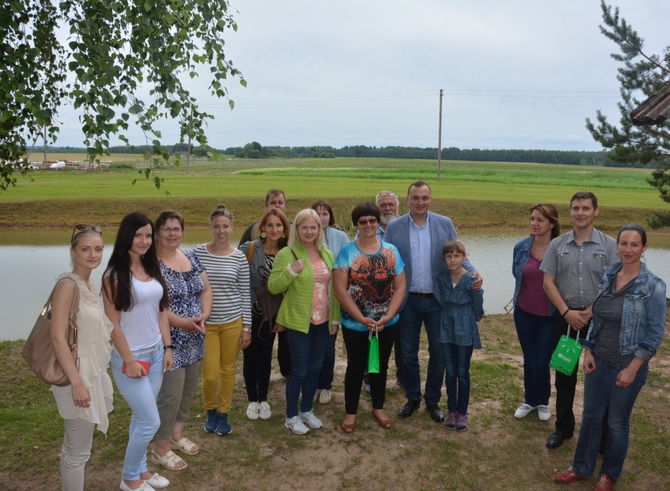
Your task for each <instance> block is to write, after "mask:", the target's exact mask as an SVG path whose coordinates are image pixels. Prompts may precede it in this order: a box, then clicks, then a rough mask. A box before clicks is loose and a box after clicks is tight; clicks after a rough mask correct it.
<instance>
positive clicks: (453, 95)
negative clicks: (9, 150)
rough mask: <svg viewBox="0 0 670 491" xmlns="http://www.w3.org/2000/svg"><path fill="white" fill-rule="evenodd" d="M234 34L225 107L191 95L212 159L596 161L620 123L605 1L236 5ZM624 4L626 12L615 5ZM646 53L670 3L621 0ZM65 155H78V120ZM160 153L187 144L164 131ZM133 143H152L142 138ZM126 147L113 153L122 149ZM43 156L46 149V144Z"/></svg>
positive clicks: (68, 115)
mask: <svg viewBox="0 0 670 491" xmlns="http://www.w3.org/2000/svg"><path fill="white" fill-rule="evenodd" d="M231 5H232V7H233V9H234V18H235V20H236V22H237V24H238V31H237V32H234V31H232V30H231V31H228V33H227V35H226V36H225V39H226V45H225V52H226V56H227V57H228V58H229V59H231V60H232V61H233V63H234V65H235V67H237V68H238V69H239V70H241V71H242V73H243V75H244V78H245V80H246V81H247V87H246V88H244V87H242V86H241V85H240V84H239V83H238V82H237V81H236V80H234V79H229V82H228V85H227V86H228V88H229V94H230V98H231V99H233V100H234V101H235V109H234V110H232V111H231V110H230V108H229V106H228V101H226V100H221V99H216V98H214V97H210V96H208V93H209V90H208V85H209V80H208V78H207V74H208V69H207V68H203V69H202V70H201V76H200V77H198V78H197V79H196V81H195V82H189V88H190V89H191V90H192V91H193V92H194V93H195V94H198V97H199V100H200V103H201V108H202V109H204V110H206V111H207V112H209V113H211V114H213V115H214V116H215V120H214V121H210V122H209V123H208V128H207V137H208V139H209V143H210V145H211V146H213V147H215V148H226V147H231V146H243V145H245V144H246V143H249V142H251V141H257V142H259V143H261V145H263V146H275V145H280V146H311V145H324V146H325V145H330V146H333V147H337V148H339V147H343V146H346V145H368V146H396V145H397V146H416V147H434V148H435V147H437V145H438V122H439V103H440V97H439V93H440V89H442V90H443V91H444V97H443V101H442V103H443V110H442V118H443V119H442V147H443V148H446V147H452V146H453V147H459V148H462V149H465V148H485V149H499V148H502V149H548V150H600V149H601V147H600V145H599V144H598V143H596V142H595V141H593V139H592V138H591V136H590V134H589V133H588V131H587V130H586V128H585V119H586V118H587V117H590V118H592V119H593V118H595V115H596V111H597V110H598V109H601V110H602V111H603V112H604V113H605V114H606V115H608V116H609V117H610V118H614V119H616V120H618V109H617V106H616V104H617V101H618V100H619V92H618V90H619V87H618V82H617V80H616V74H617V72H616V70H617V68H618V67H619V65H620V64H619V63H618V62H616V61H615V60H613V59H612V58H611V57H610V54H611V53H613V52H616V51H617V49H618V46H616V45H615V44H614V43H613V42H612V41H610V40H609V39H607V38H606V37H605V36H603V35H602V34H601V33H600V30H599V27H598V26H599V25H600V24H601V22H602V16H601V9H600V1H599V0H561V1H560V2H558V1H551V2H550V1H547V0H505V1H501V0H468V1H463V0H458V1H456V0H413V1H412V2H407V1H396V0H338V1H337V2H335V1H325V0H282V1H281V2H280V1H275V0H231ZM615 5H616V4H615ZM619 7H620V10H621V16H622V17H624V18H625V19H626V20H627V21H628V22H629V23H630V24H631V25H632V26H633V28H634V29H636V30H637V32H638V34H640V35H641V36H642V37H643V38H644V39H645V50H646V51H647V52H648V53H656V54H659V55H661V54H662V53H663V49H664V48H665V47H666V46H668V45H670V36H668V30H667V25H668V24H667V23H668V19H670V2H668V1H667V0H625V1H622V0H620V2H619ZM61 120H62V127H61V128H62V129H61V135H60V137H59V139H58V141H57V142H56V145H57V146H66V145H69V146H82V143H81V142H82V141H83V136H82V134H81V129H80V127H79V123H78V119H77V114H76V113H75V112H74V110H72V108H67V107H66V108H63V110H62V111H61ZM160 129H161V130H162V136H163V142H164V143H166V144H171V143H175V142H177V141H178V139H179V129H178V125H177V122H176V121H166V122H164V123H161V125H160ZM128 136H129V138H130V141H131V143H134V144H143V143H144V137H143V135H142V134H141V132H140V131H139V130H136V131H129V133H128ZM114 143H116V142H114V141H113V143H112V144H114ZM38 145H39V144H38Z"/></svg>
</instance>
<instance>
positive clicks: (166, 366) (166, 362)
mask: <svg viewBox="0 0 670 491" xmlns="http://www.w3.org/2000/svg"><path fill="white" fill-rule="evenodd" d="M172 365H174V357H173V355H172V350H171V349H166V350H165V355H163V371H164V372H169V371H170V369H171V368H172Z"/></svg>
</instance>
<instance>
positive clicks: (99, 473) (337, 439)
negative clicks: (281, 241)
mask: <svg viewBox="0 0 670 491" xmlns="http://www.w3.org/2000/svg"><path fill="white" fill-rule="evenodd" d="M480 329H481V334H482V343H483V345H484V349H482V350H480V351H476V352H475V358H474V359H473V363H472V369H471V376H472V383H473V385H472V393H471V401H470V421H471V427H470V429H469V430H468V431H467V432H464V433H456V432H453V431H448V430H447V429H446V428H445V427H444V426H443V425H438V424H435V423H433V422H432V420H430V418H429V417H428V414H427V413H426V411H425V410H424V409H423V407H422V408H421V409H420V410H419V411H418V412H417V413H416V414H414V415H413V416H412V417H410V418H408V419H406V420H399V419H398V418H397V417H396V416H395V414H394V413H395V411H397V409H398V408H399V407H400V406H401V405H402V404H403V403H404V393H403V391H402V390H400V389H398V388H397V387H396V386H395V384H394V383H393V382H392V381H391V380H392V378H393V373H394V371H393V369H391V370H390V377H389V378H390V379H391V380H390V381H389V384H388V389H387V400H386V408H387V411H388V414H389V415H390V416H391V419H392V420H393V423H394V426H393V428H392V429H391V430H388V431H385V430H383V429H381V428H380V427H379V426H378V425H377V424H375V422H374V420H373V419H372V417H371V416H370V414H369V413H370V409H371V404H370V399H369V397H368V396H365V394H363V395H362V397H361V407H360V410H359V416H358V424H357V428H356V431H355V432H354V433H353V434H351V435H346V434H344V433H343V432H342V431H341V430H340V429H339V425H340V424H341V423H342V420H343V418H344V397H343V371H344V363H343V361H342V360H343V357H342V354H341V353H342V348H341V337H340V339H338V364H337V366H336V376H335V382H334V388H333V394H334V395H333V401H332V402H331V403H330V404H328V405H319V404H316V405H315V412H316V414H317V415H318V416H319V417H320V418H321V419H322V420H323V422H324V428H323V429H322V430H318V431H312V432H311V433H310V434H309V435H307V436H304V437H300V436H296V435H292V434H291V433H289V432H288V431H287V430H286V429H285V428H284V427H283V418H284V415H283V414H282V411H283V409H284V405H283V401H284V387H285V386H284V382H283V381H282V379H281V377H280V376H279V375H278V374H277V370H276V366H275V372H274V373H273V378H272V382H271V387H270V396H269V402H270V404H271V405H272V409H273V416H272V418H271V419H270V420H268V421H254V422H252V421H249V420H247V419H246V417H245V411H246V392H245V390H244V387H243V384H242V380H241V374H240V372H241V362H240V364H238V382H237V384H236V387H235V393H234V397H233V400H234V406H233V408H232V409H231V412H230V421H231V424H232V425H233V434H231V435H230V436H227V437H218V436H216V435H209V434H206V433H204V431H203V430H202V423H203V417H204V415H203V409H202V404H201V401H200V395H199V392H198V396H197V397H196V400H195V402H194V404H193V407H192V410H191V419H190V420H189V423H188V426H187V434H188V436H190V437H191V438H192V439H193V440H196V441H197V442H198V443H199V444H200V445H201V447H202V451H201V452H200V454H198V455H197V456H192V457H189V458H188V459H187V461H188V463H189V467H188V468H187V469H185V470H184V471H182V472H179V473H174V472H167V471H165V472H162V471H161V472H162V473H163V474H165V475H166V476H167V477H168V478H169V479H171V480H172V483H171V485H170V488H169V489H171V490H172V491H181V490H188V489H195V488H196V487H197V488H198V489H202V490H206V491H209V490H219V489H222V488H225V489H230V490H240V491H242V490H263V489H277V490H303V489H304V490H319V489H328V490H371V491H376V490H406V489H416V490H430V491H432V490H438V489H449V490H481V489H490V490H498V489H500V490H511V489H514V490H530V489H540V490H543V489H546V490H555V489H556V486H555V485H554V483H553V480H552V478H553V475H554V474H555V473H557V472H559V471H561V470H563V469H565V468H566V467H567V466H568V464H569V463H570V462H571V460H572V456H573V454H574V450H575V446H576V444H577V438H576V437H575V438H573V439H571V440H568V441H567V442H566V444H565V445H563V446H562V447H561V448H559V449H557V450H555V451H549V450H547V449H546V448H545V447H544V442H545V440H546V438H547V436H548V435H549V433H551V431H552V430H553V419H552V421H550V422H542V421H539V420H538V419H537V417H536V416H535V415H534V414H532V415H530V416H528V417H527V418H525V419H523V420H517V419H515V418H514V417H513V413H514V410H515V408H516V407H517V406H518V405H519V403H520V402H521V401H522V397H523V396H522V394H523V389H522V387H523V376H522V369H521V360H520V358H521V357H520V355H521V351H520V348H519V346H518V342H517V341H516V333H515V330H514V326H513V322H512V317H511V316H509V315H493V316H487V317H485V318H484V320H483V321H482V323H481V325H480ZM422 346H423V347H424V348H425V339H424V340H423V345H422ZM21 347H22V346H21V343H20V342H2V343H0V356H2V358H3V360H5V363H4V364H3V365H2V367H1V368H0V387H1V388H2V389H1V390H0V442H2V444H1V445H0V489H3V490H5V489H6V490H11V491H23V490H28V489H56V488H57V487H58V484H57V483H58V482H59V476H58V462H59V456H58V454H59V450H60V445H61V442H62V423H61V420H60V418H59V416H58V413H57V410H56V406H55V403H54V402H53V398H52V396H51V394H50V392H49V390H48V388H47V386H46V385H44V384H42V383H41V382H39V381H38V380H37V379H36V378H35V377H34V376H33V375H32V372H30V370H29V369H28V367H27V365H26V363H25V362H24V361H23V360H22V359H21V358H20V351H21ZM426 356H427V354H426V352H425V350H422V352H421V363H422V367H423V373H424V377H422V378H425V365H426ZM392 364H393V362H392V361H391V365H392ZM669 366H670V349H669V348H668V347H667V343H666V344H665V345H663V346H662V347H661V349H660V350H659V352H658V355H657V356H656V358H654V359H653V360H652V362H651V370H650V377H649V383H648V384H647V386H646V387H645V388H643V390H642V392H641V393H640V396H639V398H638V401H637V402H636V405H635V409H634V411H633V417H632V421H631V444H630V450H629V454H628V459H627V461H626V464H625V466H624V472H623V475H622V477H621V480H620V481H619V483H618V484H617V490H620V491H627V490H636V491H637V490H646V489H661V488H662V487H663V485H664V483H665V482H666V481H667V479H668V475H669V474H670V448H669V446H668V444H667V442H668V430H669V429H670V423H668V420H669V418H668V416H669V406H668V402H669V401H668V399H669V398H668V395H667V394H668V393H669V392H668V391H669V390H670V373H669V368H668V367H669ZM580 378H581V377H580ZM578 387H581V380H580V384H579V385H578ZM445 403H446V401H445V400H444V399H443V402H442V406H443V407H444V404H445ZM551 404H553V399H552V402H551ZM580 405H581V395H578V397H577V398H576V407H577V406H579V407H580ZM114 406H115V409H114V411H113V412H112V413H111V414H110V431H109V435H108V436H107V438H105V437H104V436H103V435H102V434H100V433H97V434H96V435H95V438H94V444H93V453H92V457H91V460H90V461H89V464H88V466H87V489H105V490H106V489H116V488H117V486H118V484H117V483H118V480H119V479H120V472H121V467H122V461H123V454H124V449H125V445H126V443H127V425H128V422H129V420H130V413H129V411H128V408H127V406H126V404H125V402H124V401H123V399H122V398H121V397H120V396H119V395H118V393H115V400H114ZM550 407H551V409H552V411H553V409H554V408H553V406H550ZM576 413H577V419H578V421H579V419H580V413H579V411H578V410H577V411H576ZM150 469H153V470H159V469H157V468H156V467H155V466H153V465H150ZM593 485H594V483H593V482H587V483H578V484H573V485H572V486H571V487H570V489H571V490H577V491H580V490H586V489H589V490H590V489H592V486H593Z"/></svg>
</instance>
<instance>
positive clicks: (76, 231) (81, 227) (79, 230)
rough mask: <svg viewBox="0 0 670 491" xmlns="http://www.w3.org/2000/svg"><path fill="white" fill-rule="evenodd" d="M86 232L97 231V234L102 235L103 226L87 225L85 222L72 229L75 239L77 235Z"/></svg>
mask: <svg viewBox="0 0 670 491" xmlns="http://www.w3.org/2000/svg"><path fill="white" fill-rule="evenodd" d="M86 232H95V233H96V234H100V235H102V227H99V226H97V225H86V224H85V223H79V224H77V225H75V226H74V229H73V230H72V238H71V239H70V241H72V239H74V237H75V235H77V234H84V233H86Z"/></svg>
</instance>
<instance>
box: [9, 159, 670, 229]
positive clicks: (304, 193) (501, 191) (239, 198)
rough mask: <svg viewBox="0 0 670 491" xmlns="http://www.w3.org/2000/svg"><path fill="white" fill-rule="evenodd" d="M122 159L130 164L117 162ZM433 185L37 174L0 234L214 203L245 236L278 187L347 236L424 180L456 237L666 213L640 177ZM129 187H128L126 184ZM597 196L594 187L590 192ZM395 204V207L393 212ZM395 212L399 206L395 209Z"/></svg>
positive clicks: (637, 173)
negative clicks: (319, 204) (551, 221)
mask: <svg viewBox="0 0 670 491" xmlns="http://www.w3.org/2000/svg"><path fill="white" fill-rule="evenodd" d="M125 157H127V158H129V159H132V158H133V156H132V155H128V156H125ZM135 157H137V156H135ZM443 164H444V165H443V172H442V175H443V180H442V181H440V182H437V181H436V180H435V175H436V171H435V162H432V161H421V160H418V161H417V160H384V159H303V160H293V161H284V160H272V161H260V162H249V161H244V160H236V159H232V160H225V161H223V162H222V163H220V164H216V165H214V164H211V163H209V162H205V163H202V164H198V165H194V167H193V169H192V172H191V173H189V174H186V173H185V172H184V171H183V170H181V169H162V170H160V171H159V175H160V176H161V177H162V178H164V179H165V181H164V183H163V187H164V189H167V190H169V192H170V197H166V196H165V194H164V193H162V192H161V191H158V190H156V188H155V187H154V186H153V184H152V183H151V182H150V181H147V180H146V179H144V178H142V177H140V176H139V175H138V174H137V172H136V171H132V170H117V171H95V172H88V173H84V172H83V171H74V170H68V171H65V172H53V171H37V172H34V173H33V174H32V177H33V179H34V180H33V181H32V182H31V181H30V180H28V179H20V185H19V186H18V187H17V188H11V189H10V190H8V191H6V192H4V193H3V194H0V226H4V227H48V226H55V227H68V226H71V224H73V223H78V222H82V221H87V222H95V223H99V224H101V225H115V224H118V223H119V222H120V220H121V218H122V217H123V216H124V215H125V214H126V213H128V212H129V211H132V210H141V211H144V212H146V213H147V214H148V215H149V216H156V215H157V214H158V213H160V212H161V211H162V210H164V209H166V208H173V209H177V210H179V211H181V212H182V213H183V214H184V215H185V217H186V220H187V222H188V224H189V225H196V226H203V225H207V222H208V216H209V213H210V212H211V210H212V209H214V208H215V206H216V204H218V203H221V202H223V203H225V204H226V205H227V206H228V208H229V209H230V210H232V212H233V214H234V217H235V221H236V225H237V226H246V225H247V224H249V223H251V222H252V221H254V220H256V219H258V217H259V216H260V215H261V214H262V213H263V197H264V195H265V192H266V191H267V190H268V189H270V188H276V187H279V188H281V189H283V190H284V191H285V192H286V194H287V196H288V213H289V215H293V214H295V213H296V212H297V211H299V210H300V209H302V208H305V207H308V206H310V205H311V203H312V202H314V201H315V200H316V199H322V198H324V197H325V198H327V199H328V200H329V201H330V203H331V205H332V206H333V209H334V210H336V221H337V223H338V224H340V225H342V226H344V227H345V228H348V227H349V218H348V214H349V210H351V209H352V208H353V207H354V206H355V205H356V204H358V203H360V202H361V201H364V200H373V199H374V195H375V193H376V192H378V191H379V190H381V189H389V190H392V191H395V192H397V193H398V194H399V196H401V197H403V196H404V195H405V194H406V190H407V186H408V185H409V183H411V182H413V181H414V180H417V179H425V180H427V181H428V182H429V183H430V185H431V187H432V189H433V193H432V194H433V197H434V204H433V210H434V211H436V212H438V213H443V214H446V215H449V216H450V217H451V218H452V219H453V220H454V222H455V224H456V225H457V226H460V227H525V226H526V225H527V224H526V221H527V220H526V217H527V208H528V205H529V204H532V203H537V202H551V203H554V204H558V208H559V212H560V213H561V216H567V211H568V210H567V205H566V204H567V203H568V201H569V199H570V196H571V195H572V194H573V193H574V192H575V191H576V190H579V189H584V188H590V189H594V190H595V191H596V192H597V194H598V198H599V203H600V206H601V208H602V211H601V216H600V217H599V219H598V226H599V227H600V228H604V229H606V230H612V229H618V228H619V227H620V226H621V224H622V223H625V222H628V221H636V222H641V223H644V219H645V218H646V217H647V216H649V214H650V213H651V212H652V211H667V210H669V209H670V205H668V204H667V203H664V202H662V201H661V200H660V198H659V197H658V194H657V192H656V191H654V190H653V189H652V188H651V187H649V185H648V184H646V182H645V179H646V178H647V177H648V174H649V171H646V170H640V169H613V168H608V169H604V168H594V167H576V166H566V165H545V164H511V163H485V162H444V163H443ZM135 178H139V180H138V181H137V183H136V184H135V185H134V186H133V185H132V184H131V182H132V181H133V179H135ZM599 186H602V187H599ZM403 201H404V199H401V202H403ZM401 208H402V211H403V212H404V211H406V206H405V205H404V203H403V205H402V207H401Z"/></svg>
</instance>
